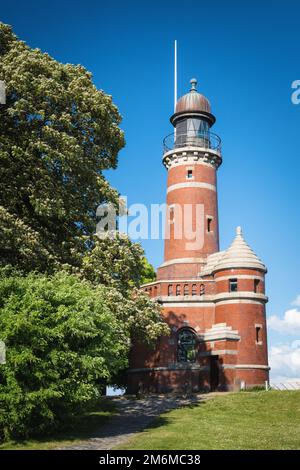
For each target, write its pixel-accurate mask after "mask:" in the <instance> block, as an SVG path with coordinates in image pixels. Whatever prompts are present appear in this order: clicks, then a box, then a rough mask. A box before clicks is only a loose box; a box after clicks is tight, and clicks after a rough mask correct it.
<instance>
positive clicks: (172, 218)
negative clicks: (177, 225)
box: [169, 207, 174, 223]
mask: <svg viewBox="0 0 300 470" xmlns="http://www.w3.org/2000/svg"><path fill="white" fill-rule="evenodd" d="M169 210H170V222H171V223H172V222H174V207H170V209H169Z"/></svg>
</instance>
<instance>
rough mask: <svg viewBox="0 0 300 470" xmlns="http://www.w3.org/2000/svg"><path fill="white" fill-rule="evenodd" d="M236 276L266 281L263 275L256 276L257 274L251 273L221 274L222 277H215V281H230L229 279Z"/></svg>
mask: <svg viewBox="0 0 300 470" xmlns="http://www.w3.org/2000/svg"><path fill="white" fill-rule="evenodd" d="M233 277H234V278H235V279H253V280H254V279H258V280H259V281H264V280H265V279H264V277H262V276H255V275H251V274H231V275H229V276H220V277H215V279H214V280H215V282H219V281H228V280H229V279H232V278H233Z"/></svg>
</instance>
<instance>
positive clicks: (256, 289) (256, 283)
mask: <svg viewBox="0 0 300 470" xmlns="http://www.w3.org/2000/svg"><path fill="white" fill-rule="evenodd" d="M259 285H260V280H259V279H254V292H255V293H257V292H259Z"/></svg>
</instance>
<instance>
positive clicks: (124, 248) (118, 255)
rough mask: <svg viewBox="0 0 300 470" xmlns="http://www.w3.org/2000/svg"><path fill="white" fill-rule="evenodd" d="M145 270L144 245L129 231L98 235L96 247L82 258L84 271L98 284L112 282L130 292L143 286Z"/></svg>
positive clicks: (88, 277)
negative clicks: (131, 236)
mask: <svg viewBox="0 0 300 470" xmlns="http://www.w3.org/2000/svg"><path fill="white" fill-rule="evenodd" d="M143 272H144V261H143V249H142V247H141V246H140V245H139V244H137V243H132V242H131V241H130V239H129V238H128V237H127V236H125V235H122V236H121V235H118V234H116V235H115V236H114V237H105V238H104V239H100V238H98V237H96V236H95V237H94V241H93V249H91V250H90V251H88V252H87V253H86V254H85V255H84V257H83V261H82V270H81V273H82V275H83V276H84V278H85V279H88V280H90V281H91V282H93V283H94V284H99V283H101V284H104V285H106V286H112V287H115V288H116V289H118V290H119V291H120V292H122V294H123V295H125V296H127V295H128V293H130V292H131V290H132V288H133V287H139V285H140V280H141V278H142V275H143Z"/></svg>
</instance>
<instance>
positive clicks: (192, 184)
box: [167, 181, 217, 194]
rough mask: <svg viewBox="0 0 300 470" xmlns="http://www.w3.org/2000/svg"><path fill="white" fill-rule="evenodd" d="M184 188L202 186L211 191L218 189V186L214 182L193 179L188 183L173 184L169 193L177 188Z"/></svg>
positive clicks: (169, 188)
mask: <svg viewBox="0 0 300 470" xmlns="http://www.w3.org/2000/svg"><path fill="white" fill-rule="evenodd" d="M182 188H201V189H209V190H211V191H217V188H216V186H215V185H213V184H209V183H203V182H200V181H191V182H186V183H176V184H172V185H171V186H169V187H168V189H167V194H168V193H170V192H171V191H175V190H176V189H182Z"/></svg>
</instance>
